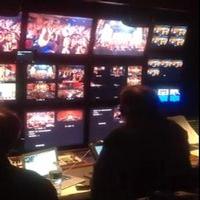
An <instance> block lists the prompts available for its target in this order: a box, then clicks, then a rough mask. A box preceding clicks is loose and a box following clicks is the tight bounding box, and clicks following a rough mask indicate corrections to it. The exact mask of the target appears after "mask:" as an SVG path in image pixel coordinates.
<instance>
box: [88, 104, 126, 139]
mask: <svg viewBox="0 0 200 200" xmlns="http://www.w3.org/2000/svg"><path fill="white" fill-rule="evenodd" d="M123 124H124V120H123V119H122V117H121V112H120V110H119V107H118V106H116V107H101V108H93V109H91V110H90V124H89V132H90V136H89V141H90V142H97V141H99V140H104V139H105V138H106V137H107V136H108V135H109V133H110V132H111V131H112V130H113V129H115V128H117V127H119V126H121V125H123Z"/></svg>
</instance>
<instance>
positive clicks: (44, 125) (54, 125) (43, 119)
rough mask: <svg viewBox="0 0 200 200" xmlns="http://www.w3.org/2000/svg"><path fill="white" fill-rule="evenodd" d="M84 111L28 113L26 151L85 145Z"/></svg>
mask: <svg viewBox="0 0 200 200" xmlns="http://www.w3.org/2000/svg"><path fill="white" fill-rule="evenodd" d="M83 121H84V120H83V110H81V109H64V110H57V111H41V112H27V113H26V128H25V150H36V149H40V148H49V147H66V146H72V145H80V144H83Z"/></svg>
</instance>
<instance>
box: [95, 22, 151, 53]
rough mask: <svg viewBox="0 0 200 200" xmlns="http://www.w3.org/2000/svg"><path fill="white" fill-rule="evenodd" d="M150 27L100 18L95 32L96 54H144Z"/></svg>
mask: <svg viewBox="0 0 200 200" xmlns="http://www.w3.org/2000/svg"><path fill="white" fill-rule="evenodd" d="M148 31H149V28H147V27H140V26H137V25H134V26H127V25H125V24H124V23H123V22H122V21H117V20H105V19H100V20H98V23H97V29H96V34H95V44H94V47H93V51H94V54H98V55H117V56H119V55H125V56H140V55H143V53H144V50H145V47H146V43H147V37H148Z"/></svg>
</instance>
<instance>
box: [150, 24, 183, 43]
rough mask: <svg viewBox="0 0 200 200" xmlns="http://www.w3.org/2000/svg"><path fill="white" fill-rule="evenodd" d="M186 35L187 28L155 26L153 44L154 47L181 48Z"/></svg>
mask: <svg viewBox="0 0 200 200" xmlns="http://www.w3.org/2000/svg"><path fill="white" fill-rule="evenodd" d="M186 33H187V26H170V25H155V26H154V29H153V36H152V40H151V44H152V46H153V47H163V46H167V47H181V46H183V45H184V43H185V37H186Z"/></svg>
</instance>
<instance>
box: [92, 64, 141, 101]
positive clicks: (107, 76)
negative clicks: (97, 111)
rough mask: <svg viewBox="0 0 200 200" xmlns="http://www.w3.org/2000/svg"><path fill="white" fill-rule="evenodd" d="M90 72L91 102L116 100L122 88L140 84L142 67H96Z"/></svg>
mask: <svg viewBox="0 0 200 200" xmlns="http://www.w3.org/2000/svg"><path fill="white" fill-rule="evenodd" d="M92 70H93V73H92V76H91V81H90V90H91V99H92V100H116V99H119V94H120V91H121V89H122V88H123V87H124V86H126V85H141V84H142V66H139V65H131V66H124V65H113V66H109V65H98V66H93V67H92Z"/></svg>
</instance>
